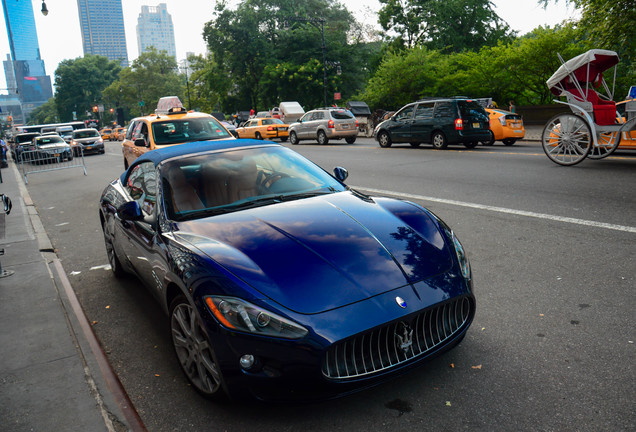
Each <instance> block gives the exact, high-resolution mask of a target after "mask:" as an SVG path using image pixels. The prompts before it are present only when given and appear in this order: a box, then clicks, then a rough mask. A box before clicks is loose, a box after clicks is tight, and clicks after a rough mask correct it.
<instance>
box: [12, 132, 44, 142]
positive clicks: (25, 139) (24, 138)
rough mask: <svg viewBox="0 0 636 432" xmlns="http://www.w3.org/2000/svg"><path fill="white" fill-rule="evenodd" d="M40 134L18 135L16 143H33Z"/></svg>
mask: <svg viewBox="0 0 636 432" xmlns="http://www.w3.org/2000/svg"><path fill="white" fill-rule="evenodd" d="M39 135H40V134H32V135H16V137H15V141H16V142H17V143H19V144H21V143H25V142H31V141H32V140H33V138H35V137H36V136H39Z"/></svg>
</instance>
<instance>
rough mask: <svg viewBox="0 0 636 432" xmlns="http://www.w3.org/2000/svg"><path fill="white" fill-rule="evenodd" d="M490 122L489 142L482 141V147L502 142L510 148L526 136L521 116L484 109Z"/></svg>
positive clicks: (498, 110)
mask: <svg viewBox="0 0 636 432" xmlns="http://www.w3.org/2000/svg"><path fill="white" fill-rule="evenodd" d="M486 112H487V113H488V119H489V120H490V141H482V143H481V144H482V145H493V144H494V143H495V141H502V142H503V143H504V144H505V145H507V146H511V145H513V144H514V143H515V142H516V141H517V140H520V139H522V138H523V137H524V136H525V135H526V130H525V128H524V127H523V120H522V119H521V115H519V114H515V113H512V112H510V111H505V110H501V109H496V108H486Z"/></svg>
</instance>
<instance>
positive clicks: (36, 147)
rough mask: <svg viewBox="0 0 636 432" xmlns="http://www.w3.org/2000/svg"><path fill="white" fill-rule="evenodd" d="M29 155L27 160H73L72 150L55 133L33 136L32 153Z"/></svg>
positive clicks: (37, 161)
mask: <svg viewBox="0 0 636 432" xmlns="http://www.w3.org/2000/svg"><path fill="white" fill-rule="evenodd" d="M22 156H23V157H24V156H25V155H24V154H23V155H22ZM29 156H30V158H29V160H30V161H31V162H36V163H41V162H42V163H44V162H63V161H65V160H67V161H70V160H73V151H72V150H71V146H70V145H68V144H67V143H66V142H65V141H64V138H62V137H61V136H59V135H57V134H55V135H40V136H38V137H35V138H33V145H32V153H29Z"/></svg>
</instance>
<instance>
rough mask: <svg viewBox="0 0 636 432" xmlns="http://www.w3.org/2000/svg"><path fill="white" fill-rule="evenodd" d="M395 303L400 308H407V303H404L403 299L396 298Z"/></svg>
mask: <svg viewBox="0 0 636 432" xmlns="http://www.w3.org/2000/svg"><path fill="white" fill-rule="evenodd" d="M395 302H396V303H397V304H398V306H400V307H401V308H402V309H404V308H406V302H405V301H404V299H403V298H402V297H396V298H395Z"/></svg>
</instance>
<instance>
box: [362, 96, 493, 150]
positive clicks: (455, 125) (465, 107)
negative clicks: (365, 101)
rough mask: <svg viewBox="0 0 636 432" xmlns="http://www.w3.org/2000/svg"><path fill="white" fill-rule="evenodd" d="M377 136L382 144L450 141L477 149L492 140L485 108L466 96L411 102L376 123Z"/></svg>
mask: <svg viewBox="0 0 636 432" xmlns="http://www.w3.org/2000/svg"><path fill="white" fill-rule="evenodd" d="M373 136H374V137H375V139H376V140H377V141H378V143H379V144H380V147H391V144H393V143H409V144H411V146H413V147H417V146H419V145H420V144H421V143H430V144H433V147H435V148H436V149H444V148H446V146H448V144H464V146H466V147H467V148H474V147H476V146H477V144H478V143H479V142H480V141H488V140H489V139H490V124H489V120H488V114H487V113H486V111H485V110H484V108H483V107H482V106H481V105H480V104H479V102H477V101H476V100H473V99H468V98H465V97H454V98H436V99H433V98H431V99H424V100H420V101H417V102H413V103H410V104H408V105H406V106H404V107H403V108H402V109H400V110H399V111H398V112H396V113H395V114H394V115H393V116H391V118H389V119H388V120H385V121H383V122H382V123H380V124H379V125H377V126H376V128H375V131H374V132H373Z"/></svg>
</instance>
